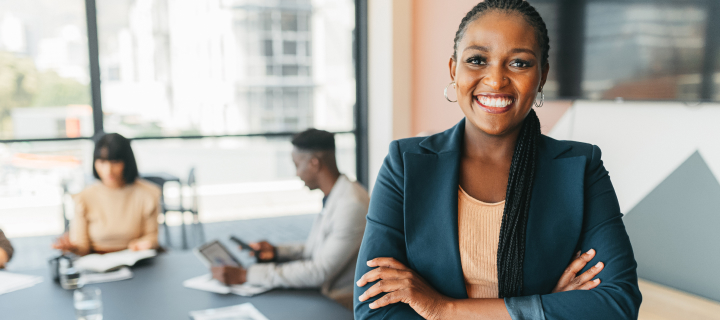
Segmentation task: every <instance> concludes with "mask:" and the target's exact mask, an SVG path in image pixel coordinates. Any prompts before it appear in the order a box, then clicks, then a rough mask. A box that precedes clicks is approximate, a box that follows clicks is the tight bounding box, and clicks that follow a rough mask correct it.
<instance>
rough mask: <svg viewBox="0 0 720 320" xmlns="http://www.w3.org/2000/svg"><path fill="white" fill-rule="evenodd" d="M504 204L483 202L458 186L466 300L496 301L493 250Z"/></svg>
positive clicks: (502, 202) (495, 247)
mask: <svg viewBox="0 0 720 320" xmlns="http://www.w3.org/2000/svg"><path fill="white" fill-rule="evenodd" d="M504 209H505V201H501V202H498V203H485V202H482V201H480V200H477V199H475V198H473V197H471V196H470V195H468V194H467V193H466V192H465V190H463V189H462V187H460V186H458V236H459V240H460V262H461V264H462V269H463V276H464V277H465V288H466V289H467V293H468V297H469V298H497V297H498V275H497V249H498V243H499V241H500V226H501V225H502V217H503V210H504Z"/></svg>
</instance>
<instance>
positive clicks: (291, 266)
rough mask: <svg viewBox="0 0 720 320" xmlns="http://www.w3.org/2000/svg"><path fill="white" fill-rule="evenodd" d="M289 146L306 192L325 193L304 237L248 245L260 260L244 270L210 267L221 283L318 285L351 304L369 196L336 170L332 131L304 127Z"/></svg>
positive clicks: (345, 303) (317, 286)
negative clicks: (292, 242)
mask: <svg viewBox="0 0 720 320" xmlns="http://www.w3.org/2000/svg"><path fill="white" fill-rule="evenodd" d="M292 144H293V146H294V148H293V151H292V159H293V162H294V163H295V168H296V174H297V176H298V177H300V179H301V180H303V182H305V185H306V186H307V187H308V188H310V189H311V190H314V189H320V190H321V191H322V192H323V193H324V194H325V197H324V198H323V209H322V211H321V212H320V214H319V215H318V216H317V218H316V219H315V222H314V223H313V226H312V229H311V231H310V235H309V236H308V238H307V241H306V242H305V244H304V245H288V246H273V245H271V244H270V243H268V242H266V241H262V242H259V243H252V244H250V246H252V247H253V249H255V250H256V251H258V252H259V254H258V255H259V256H258V257H257V258H258V262H259V263H257V264H255V265H252V266H250V267H249V268H248V269H247V270H245V269H242V268H236V267H230V266H222V267H213V270H212V271H213V277H215V278H216V279H218V280H220V281H222V282H224V283H226V284H240V283H245V282H247V283H250V284H253V285H258V286H266V287H273V288H276V287H280V288H320V290H321V292H322V293H323V294H324V295H325V296H327V297H329V298H331V299H333V300H335V301H337V302H339V303H340V304H342V305H344V306H345V307H347V308H352V297H353V286H354V281H353V278H354V273H355V263H356V260H357V256H358V251H359V249H360V243H361V242H362V237H363V233H364V232H365V215H366V214H367V211H368V204H369V202H370V198H369V196H368V193H367V191H366V190H365V189H364V188H363V187H362V186H361V185H360V184H358V183H357V182H351V181H350V180H348V178H347V177H346V176H345V175H342V174H340V172H338V168H337V164H336V162H335V138H334V136H333V134H332V133H329V132H327V131H322V130H316V129H309V130H306V131H304V132H302V133H299V134H297V135H296V136H295V137H294V138H293V140H292Z"/></svg>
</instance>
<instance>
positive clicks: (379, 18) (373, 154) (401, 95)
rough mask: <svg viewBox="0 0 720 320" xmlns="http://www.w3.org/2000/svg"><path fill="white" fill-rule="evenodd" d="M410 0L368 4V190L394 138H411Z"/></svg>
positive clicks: (390, 0)
mask: <svg viewBox="0 0 720 320" xmlns="http://www.w3.org/2000/svg"><path fill="white" fill-rule="evenodd" d="M411 27H412V0H369V1H368V29H369V30H368V60H369V61H368V64H369V69H368V87H369V99H368V146H369V165H368V167H369V183H368V184H369V189H370V190H372V188H373V186H374V185H375V179H376V178H377V173H378V171H379V170H380V167H381V166H382V162H383V159H385V156H386V155H387V152H388V145H389V144H390V142H391V141H392V140H394V139H400V138H405V137H408V136H409V135H410V120H411V119H410V98H411V96H410V95H411V93H410V92H411V76H412V72H411V63H412V59H411V49H412V48H411V39H412V30H411Z"/></svg>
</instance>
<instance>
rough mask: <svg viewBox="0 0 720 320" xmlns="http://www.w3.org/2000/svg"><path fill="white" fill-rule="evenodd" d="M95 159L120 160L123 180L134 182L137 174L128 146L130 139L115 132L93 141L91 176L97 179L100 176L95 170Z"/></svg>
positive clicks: (132, 155) (129, 182) (127, 182)
mask: <svg viewBox="0 0 720 320" xmlns="http://www.w3.org/2000/svg"><path fill="white" fill-rule="evenodd" d="M97 160H111V161H122V162H123V163H124V164H125V168H124V169H123V180H125V183H126V184H131V183H133V182H135V179H137V177H138V175H139V173H138V168H137V163H136V162H135V154H134V153H133V151H132V148H131V147H130V140H128V139H127V138H125V137H123V136H121V135H119V134H117V133H108V134H106V135H104V136H102V137H101V138H100V140H98V141H97V142H96V143H95V152H94V153H93V176H95V178H96V179H98V180H99V179H100V176H98V173H97V170H95V161H97Z"/></svg>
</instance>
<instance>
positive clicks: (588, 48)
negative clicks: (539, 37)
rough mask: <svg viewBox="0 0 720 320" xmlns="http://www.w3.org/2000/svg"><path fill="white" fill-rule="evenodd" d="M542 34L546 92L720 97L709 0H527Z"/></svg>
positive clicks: (719, 43) (718, 29) (717, 30)
mask: <svg viewBox="0 0 720 320" xmlns="http://www.w3.org/2000/svg"><path fill="white" fill-rule="evenodd" d="M529 1H530V2H532V4H533V5H534V6H535V7H536V8H537V9H538V11H539V12H540V14H541V16H542V17H543V19H544V20H545V22H546V24H547V27H548V32H549V36H550V68H551V72H550V76H549V78H548V82H547V85H546V88H545V89H546V90H545V92H546V96H547V97H549V98H562V99H590V100H614V99H624V100H679V101H692V102H696V101H720V22H719V21H720V20H718V19H717V16H718V15H719V14H720V2H719V1H717V0H663V1H646V0H623V1H621V0H529Z"/></svg>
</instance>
